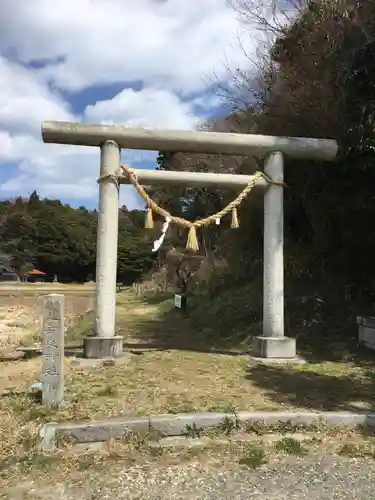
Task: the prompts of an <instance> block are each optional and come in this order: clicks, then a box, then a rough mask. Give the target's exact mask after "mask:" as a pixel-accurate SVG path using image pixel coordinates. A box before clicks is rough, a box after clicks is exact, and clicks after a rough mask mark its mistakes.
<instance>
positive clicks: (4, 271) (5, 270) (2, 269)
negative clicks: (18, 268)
mask: <svg viewBox="0 0 375 500" xmlns="http://www.w3.org/2000/svg"><path fill="white" fill-rule="evenodd" d="M20 280H21V278H20V276H19V275H18V274H17V273H16V272H15V271H14V270H13V269H12V268H10V267H6V266H2V265H0V281H7V282H9V281H20Z"/></svg>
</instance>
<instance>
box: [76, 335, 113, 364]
mask: <svg viewBox="0 0 375 500" xmlns="http://www.w3.org/2000/svg"><path fill="white" fill-rule="evenodd" d="M122 352H123V339H122V337H120V336H115V337H85V338H84V339H83V355H84V357H85V358H89V359H105V358H119V357H121V356H122Z"/></svg>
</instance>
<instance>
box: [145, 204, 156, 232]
mask: <svg viewBox="0 0 375 500" xmlns="http://www.w3.org/2000/svg"><path fill="white" fill-rule="evenodd" d="M153 227H154V219H153V217H152V209H151V207H148V209H147V214H146V220H145V228H146V229H152V228H153Z"/></svg>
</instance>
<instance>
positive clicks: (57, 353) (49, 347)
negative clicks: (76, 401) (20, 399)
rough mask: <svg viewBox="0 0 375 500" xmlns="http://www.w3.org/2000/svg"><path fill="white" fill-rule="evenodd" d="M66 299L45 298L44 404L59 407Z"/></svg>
mask: <svg viewBox="0 0 375 500" xmlns="http://www.w3.org/2000/svg"><path fill="white" fill-rule="evenodd" d="M64 302H65V297H64V295H62V294H58V293H52V294H50V295H46V296H45V297H44V308H43V314H42V320H43V323H42V325H43V329H42V404H43V405H46V406H59V405H60V404H61V403H63V399H64V334H65V331H64V312H65V307H64Z"/></svg>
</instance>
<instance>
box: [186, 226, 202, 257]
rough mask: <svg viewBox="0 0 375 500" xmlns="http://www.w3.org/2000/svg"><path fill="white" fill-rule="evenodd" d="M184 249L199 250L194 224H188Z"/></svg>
mask: <svg viewBox="0 0 375 500" xmlns="http://www.w3.org/2000/svg"><path fill="white" fill-rule="evenodd" d="M186 249H187V250H192V251H193V252H198V250H199V243H198V238H197V230H196V229H195V226H190V229H189V234H188V239H187V243H186Z"/></svg>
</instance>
